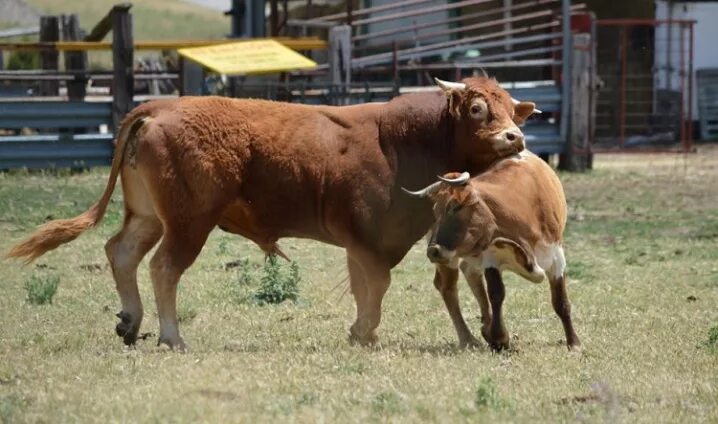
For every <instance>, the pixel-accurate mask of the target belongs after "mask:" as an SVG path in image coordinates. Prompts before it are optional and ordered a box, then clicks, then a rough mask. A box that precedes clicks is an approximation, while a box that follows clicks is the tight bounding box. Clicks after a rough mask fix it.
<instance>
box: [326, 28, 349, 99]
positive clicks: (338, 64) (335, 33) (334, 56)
mask: <svg viewBox="0 0 718 424" xmlns="http://www.w3.org/2000/svg"><path fill="white" fill-rule="evenodd" d="M351 36H352V29H351V27H350V26H349V25H339V26H335V27H333V28H332V29H331V30H329V75H330V76H331V82H332V87H334V88H335V89H336V90H337V91H336V92H337V93H339V96H338V98H337V104H339V105H343V104H347V103H348V98H347V96H346V94H347V90H348V89H349V83H351V77H352V63H351V61H352V50H351V49H352V40H351Z"/></svg>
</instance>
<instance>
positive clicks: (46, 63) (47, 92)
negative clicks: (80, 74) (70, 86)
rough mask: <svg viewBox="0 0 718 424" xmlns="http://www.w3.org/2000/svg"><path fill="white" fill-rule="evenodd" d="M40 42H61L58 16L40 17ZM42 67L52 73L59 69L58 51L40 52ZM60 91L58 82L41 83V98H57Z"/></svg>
mask: <svg viewBox="0 0 718 424" xmlns="http://www.w3.org/2000/svg"><path fill="white" fill-rule="evenodd" d="M40 41H41V42H42V41H53V42H54V41H60V20H59V19H58V17H57V16H41V17H40ZM40 67H41V68H42V69H47V70H51V71H57V69H58V53H57V50H43V51H42V52H40ZM59 91H60V84H59V82H58V81H41V82H40V95H41V96H57V95H58V94H59Z"/></svg>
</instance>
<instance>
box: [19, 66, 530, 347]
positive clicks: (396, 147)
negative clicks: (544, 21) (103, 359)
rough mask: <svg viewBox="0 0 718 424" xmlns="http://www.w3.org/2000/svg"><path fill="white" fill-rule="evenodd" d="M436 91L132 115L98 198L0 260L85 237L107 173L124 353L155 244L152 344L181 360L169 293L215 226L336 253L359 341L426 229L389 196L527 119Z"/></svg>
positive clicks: (419, 211)
mask: <svg viewBox="0 0 718 424" xmlns="http://www.w3.org/2000/svg"><path fill="white" fill-rule="evenodd" d="M441 85H442V88H443V92H427V93H421V94H410V95H405V96H400V97H398V98H396V99H394V100H392V101H390V102H388V103H385V104H364V105H357V106H346V107H329V106H306V105H298V104H287V103H279V102H271V101H264V100H236V99H228V98H220V97H183V98H179V99H173V100H160V101H154V102H149V103H146V104H143V105H141V106H138V107H137V108H135V109H134V110H133V111H131V112H130V113H129V114H128V115H127V117H126V118H125V120H124V122H123V124H122V125H121V127H120V130H119V131H118V137H117V147H116V153H115V157H114V159H113V162H112V169H111V171H110V176H109V180H108V183H107V187H106V189H105V192H104V194H103V195H102V197H101V198H100V200H99V201H98V202H97V203H96V204H95V205H93V206H92V207H90V209H88V210H87V211H86V212H85V213H83V214H81V215H79V216H78V217H76V218H72V219H67V220H57V221H51V222H49V223H47V224H45V225H44V226H42V227H41V228H39V229H38V230H37V231H36V232H35V233H34V234H33V235H32V236H31V237H30V238H29V239H27V240H25V241H23V242H22V243H20V244H18V245H17V246H15V247H14V248H12V250H11V251H10V252H9V253H8V256H10V257H22V258H26V259H27V260H28V261H31V260H33V259H35V258H36V257H38V256H40V255H42V254H44V253H45V252H47V251H48V250H51V249H54V248H56V247H58V246H59V245H61V244H63V243H66V242H69V241H71V240H73V239H75V238H76V237H77V236H79V235H80V233H82V232H83V231H85V230H87V229H89V228H91V227H94V226H96V225H97V224H98V223H99V222H100V220H101V219H102V216H103V214H104V213H105V209H106V207H107V203H108V201H109V199H110V196H111V194H112V191H113V190H114V187H115V182H116V179H117V177H118V175H119V176H120V177H121V178H122V189H123V195H124V208H125V220H124V225H123V227H122V230H121V231H120V232H119V233H118V234H116V235H115V236H114V237H112V238H111V239H110V240H109V241H108V242H107V244H106V246H105V250H106V252H107V256H108V258H109V261H110V264H111V266H112V272H113V276H114V279H115V282H116V286H117V291H118V293H119V296H120V299H121V302H122V312H120V314H118V316H119V317H120V319H121V322H120V323H119V324H118V326H117V333H118V335H120V336H121V337H123V338H124V342H125V343H126V344H133V343H134V342H135V340H136V338H137V334H138V331H139V328H140V323H141V321H142V315H143V308H142V302H141V300H140V296H139V293H138V289H137V266H138V264H139V262H140V261H141V260H142V258H143V257H144V255H145V254H146V253H147V252H148V251H149V250H150V249H151V248H152V247H153V246H154V245H155V244H156V243H157V242H158V241H160V239H161V240H162V241H161V242H160V245H159V247H158V249H157V251H156V253H155V254H154V257H153V258H152V260H151V261H150V275H151V278H152V284H153V287H154V294H155V301H156V303H157V311H158V315H159V321H160V335H159V342H160V343H166V344H167V345H169V346H170V347H172V348H175V347H176V348H179V349H184V347H185V345H184V342H183V340H182V338H181V337H180V334H179V330H178V327H177V318H176V290H177V283H178V282H179V279H180V276H181V275H182V273H183V272H184V271H185V270H186V269H187V268H188V267H189V266H190V265H191V264H192V263H193V262H194V260H195V258H196V257H197V255H198V254H199V252H200V250H201V249H202V246H203V245H204V243H205V241H206V239H207V236H208V235H209V233H210V231H212V229H213V228H214V227H215V226H218V225H219V226H220V227H221V228H223V229H225V230H227V231H230V232H232V233H236V234H239V235H242V236H245V237H247V238H249V239H251V240H253V241H254V242H256V243H257V244H258V245H259V246H260V247H261V248H262V249H264V250H265V251H266V252H268V253H280V251H279V249H278V247H277V245H276V242H277V240H278V239H279V238H282V237H301V238H309V239H314V240H319V241H323V242H325V243H331V244H334V245H337V246H342V247H344V248H345V249H346V251H347V262H348V268H349V274H350V283H351V290H352V293H353V295H354V298H355V301H356V305H357V318H356V321H355V322H354V324H353V325H352V326H351V329H350V337H351V339H352V340H356V341H358V342H360V343H363V344H373V343H375V342H376V341H377V337H376V328H377V326H378V325H379V321H380V317H381V303H382V298H383V297H384V293H385V292H386V290H387V288H388V286H389V280H390V269H391V268H392V267H394V266H395V265H396V264H397V263H399V261H400V260H401V259H402V258H403V257H404V255H405V254H406V253H407V251H408V250H409V249H410V248H411V246H412V245H413V243H414V242H415V241H416V240H418V239H419V238H420V237H421V236H422V235H423V234H425V233H426V231H427V230H428V229H429V227H430V226H431V223H432V222H433V219H432V213H431V208H430V207H429V205H427V204H426V203H425V202H422V201H418V200H416V199H412V198H409V197H408V196H406V195H404V194H403V193H402V192H401V190H400V189H399V188H400V187H401V186H408V187H411V186H414V187H416V186H422V185H426V184H428V183H429V182H431V181H432V180H433V179H434V178H435V176H436V175H437V174H439V173H444V172H447V171H449V170H456V169H460V170H468V171H471V172H479V171H482V170H484V169H486V168H487V167H488V166H489V165H490V164H491V163H493V162H494V161H495V160H496V159H497V158H500V157H502V156H506V155H509V154H513V153H516V152H518V151H521V150H522V149H523V148H524V143H523V135H522V133H521V131H520V130H519V129H518V128H517V126H516V125H517V124H520V123H522V122H523V121H524V120H525V119H526V118H527V117H528V116H529V115H531V113H533V111H534V105H533V103H528V102H525V103H520V102H516V101H513V100H512V99H511V97H510V96H509V94H508V93H507V92H506V91H504V90H503V89H501V88H500V87H499V85H498V84H497V83H496V81H495V80H492V79H487V78H476V79H470V80H466V83H465V84H463V83H443V82H441Z"/></svg>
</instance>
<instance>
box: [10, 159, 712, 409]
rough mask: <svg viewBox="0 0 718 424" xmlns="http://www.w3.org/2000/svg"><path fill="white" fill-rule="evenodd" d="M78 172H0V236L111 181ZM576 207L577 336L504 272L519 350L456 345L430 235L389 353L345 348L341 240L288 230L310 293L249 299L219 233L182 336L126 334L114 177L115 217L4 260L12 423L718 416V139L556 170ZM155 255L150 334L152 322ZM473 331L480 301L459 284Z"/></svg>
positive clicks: (201, 267)
mask: <svg viewBox="0 0 718 424" xmlns="http://www.w3.org/2000/svg"><path fill="white" fill-rule="evenodd" d="M105 178H106V171H104V170H101V171H95V172H92V173H89V174H82V175H60V176H48V175H35V174H33V175H27V174H22V173H19V174H10V175H0V232H1V234H2V235H3V236H2V237H1V238H0V250H5V249H7V248H8V247H9V246H10V243H11V242H13V241H16V240H18V239H19V238H20V237H22V236H24V235H26V234H27V233H28V231H29V230H30V229H31V228H33V227H34V226H35V225H36V224H39V223H41V222H43V221H44V219H45V218H46V217H47V216H48V215H52V216H53V217H67V216H72V215H74V214H76V213H78V212H80V211H82V210H84V208H85V207H86V206H87V205H89V204H90V203H91V202H92V201H93V200H94V199H95V198H96V197H97V196H98V195H99V193H100V192H101V190H102V187H103V186H104V184H105ZM562 179H563V181H564V184H565V187H566V191H567V194H568V199H569V203H570V207H571V219H570V222H569V228H568V233H567V255H568V262H569V268H570V274H569V275H570V285H569V290H570V296H571V298H572V301H573V305H574V315H575V320H576V326H577V331H578V333H579V336H581V337H582V341H583V343H584V347H585V352H584V354H582V355H580V356H579V355H573V354H569V353H568V352H567V351H566V350H565V348H564V347H563V345H562V339H563V334H562V330H561V325H560V323H559V320H558V319H557V318H556V317H555V316H554V314H553V312H552V310H551V306H550V302H549V300H548V299H549V293H548V287H547V286H545V285H542V286H535V285H533V284H529V283H526V282H525V281H521V280H519V279H517V278H513V277H511V278H508V279H507V280H508V282H507V292H508V293H507V307H506V314H507V317H506V318H507V323H508V325H509V330H510V332H511V334H512V343H513V344H514V346H515V348H514V349H513V350H512V351H511V352H509V353H504V354H498V355H497V354H492V353H490V352H488V351H487V350H478V351H460V350H457V349H456V348H455V334H454V330H453V327H452V326H451V323H450V320H449V318H448V315H447V313H446V312H445V311H444V308H443V304H442V302H441V300H440V297H439V296H438V294H437V293H435V291H434V289H433V286H432V284H431V266H430V264H429V263H428V262H427V261H426V260H425V258H424V256H423V244H422V243H419V244H417V245H416V247H415V248H414V249H413V250H412V252H411V253H410V254H409V255H408V256H407V258H406V259H405V260H404V261H403V262H402V264H400V266H399V267H397V269H396V270H394V272H393V279H394V283H393V285H392V288H391V289H390V290H389V294H388V295H387V299H386V302H385V316H384V321H383V324H382V326H381V331H380V335H381V337H382V342H383V350H381V351H376V352H375V351H370V350H366V349H363V348H359V347H351V346H349V345H348V343H347V340H346V328H347V327H348V325H349V324H350V323H351V321H352V319H353V314H354V306H353V301H352V299H351V296H345V297H344V298H343V299H341V300H339V298H340V294H341V287H340V288H338V289H334V287H335V286H336V285H337V283H338V282H340V281H341V280H342V278H343V276H344V275H345V273H346V271H345V266H344V260H343V258H342V252H341V251H340V250H339V249H336V248H332V247H328V246H326V245H322V244H319V243H316V242H311V241H300V240H286V241H284V242H283V243H282V245H283V246H284V250H285V251H286V252H287V253H288V254H289V255H290V256H291V257H292V259H294V260H296V261H298V262H299V264H300V271H301V277H302V281H303V283H302V286H301V287H300V298H301V300H300V302H299V303H297V304H291V303H289V304H287V303H285V304H282V305H280V306H264V307H261V306H256V305H254V304H249V303H246V304H242V303H240V304H237V303H236V302H233V301H231V296H229V293H231V292H232V290H233V288H232V287H231V285H232V284H235V283H237V281H238V280H239V276H238V271H237V268H233V269H230V270H225V267H224V265H225V264H226V263H227V262H231V261H234V260H237V259H238V258H240V257H242V258H243V257H249V258H250V261H251V263H252V264H255V266H259V265H260V264H261V261H262V259H261V258H262V256H261V253H260V252H259V251H258V249H257V248H255V247H253V246H251V245H250V244H249V243H247V242H246V241H244V240H242V239H240V238H238V237H233V236H230V235H227V234H224V233H221V232H219V231H216V232H214V233H213V234H212V236H211V238H210V240H209V242H208V243H207V245H206V247H205V249H204V251H203V253H202V255H201V256H200V259H199V260H198V261H197V263H196V264H195V265H194V266H193V267H192V268H191V269H190V271H189V272H188V273H187V274H186V276H185V278H184V280H183V282H182V284H181V286H180V317H181V319H182V321H183V322H182V323H181V326H182V330H183V332H184V333H183V334H184V337H185V339H186V341H187V342H188V343H189V345H190V349H191V351H190V353H188V354H186V355H180V354H173V353H169V352H167V351H165V350H164V349H160V348H157V347H156V346H155V340H154V339H153V338H150V339H148V340H146V341H140V342H139V345H138V348H137V349H136V350H125V349H123V348H122V346H121V341H120V339H119V338H117V337H116V336H115V335H114V326H115V323H116V321H117V320H116V318H115V317H114V313H115V312H117V310H118V300H117V297H116V294H115V291H114V288H113V283H112V279H111V276H110V273H109V271H108V270H107V268H106V265H105V263H106V260H105V258H104V254H103V251H102V245H103V244H104V241H105V240H106V239H107V238H108V237H109V236H110V235H111V234H112V233H113V232H114V231H116V230H117V229H118V227H119V223H120V220H121V216H120V212H119V208H120V203H119V201H120V196H119V194H116V196H115V200H116V201H115V202H114V203H113V204H112V205H111V210H110V213H109V214H108V216H107V218H106V220H105V221H104V223H103V224H102V225H101V226H100V227H99V228H98V229H97V230H95V231H92V232H90V233H88V234H86V235H84V236H83V237H81V238H80V239H79V240H77V241H76V242H75V243H73V244H72V245H69V246H65V247H63V248H60V249H59V250H58V251H56V252H52V253H50V254H48V255H47V256H45V257H43V258H41V260H40V261H39V263H38V264H37V266H33V267H27V268H21V267H20V266H19V265H17V264H13V263H6V262H4V263H1V264H0V266H2V274H1V275H2V280H0V284H2V286H1V287H0V288H1V289H2V293H3V296H2V297H0V311H2V315H1V316H0V324H1V325H0V358H2V361H0V421H11V422H18V421H19V422H23V421H33V422H36V421H51V420H52V421H60V422H63V421H64V422H67V421H72V422H76V421H85V422H86V421H162V422H166V421H178V422H195V421H209V422H226V421H255V420H258V421H270V420H274V419H281V420H293V421H300V422H305V421H317V420H325V421H342V422H343V421H355V422H356V421H366V420H367V419H369V420H373V421H407V422H415V421H418V420H422V421H441V422H455V421H480V422H492V421H494V420H498V421H502V422H506V421H511V422H529V421H530V422H560V421H574V420H579V421H589V422H596V421H602V420H606V421H611V422H613V421H627V422H686V421H691V422H716V421H718V350H716V349H709V348H707V347H706V344H705V342H706V340H708V337H709V330H710V329H711V328H712V327H714V326H716V325H718V308H717V307H716V305H718V246H717V244H716V241H718V206H717V204H716V199H717V198H718V184H717V183H716V182H717V181H718V150H717V149H707V148H704V149H703V151H701V152H700V153H699V154H697V155H689V156H673V155H672V156H660V155H655V156H651V155H640V156H600V157H598V158H597V162H596V169H595V170H594V171H593V172H592V173H589V174H581V175H578V174H571V175H562ZM33 275H55V276H58V277H59V278H60V286H59V289H58V293H57V295H56V296H55V298H54V300H53V304H52V305H44V306H34V305H31V304H29V303H27V302H26V300H25V298H26V293H25V291H24V289H23V285H24V282H25V281H26V280H28V279H29V278H30V277H31V276H33ZM147 277H148V276H147V271H146V267H145V266H143V267H142V268H141V272H140V279H141V291H142V295H143V299H145V304H146V310H147V314H146V320H145V325H144V327H143V331H151V332H155V333H156V332H157V327H158V324H157V322H156V315H155V311H154V305H153V302H152V296H151V285H150V284H149V281H148V278H147ZM462 299H463V307H464V311H465V314H466V315H467V317H470V318H471V319H470V324H471V325H472V326H473V328H474V330H475V331H476V332H478V327H479V326H478V320H477V318H476V314H477V311H478V308H477V306H476V305H475V303H474V302H473V301H472V299H470V297H469V294H468V290H466V288H465V287H464V286H462Z"/></svg>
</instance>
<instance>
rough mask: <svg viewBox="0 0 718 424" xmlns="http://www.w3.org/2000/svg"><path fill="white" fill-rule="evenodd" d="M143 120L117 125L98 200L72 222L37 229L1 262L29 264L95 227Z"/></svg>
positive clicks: (137, 118)
mask: <svg viewBox="0 0 718 424" xmlns="http://www.w3.org/2000/svg"><path fill="white" fill-rule="evenodd" d="M146 119H148V118H146V117H145V116H142V115H139V114H138V115H134V116H133V115H130V116H128V117H127V118H126V119H125V120H124V121H123V122H122V125H120V130H119V131H118V134H117V144H116V147H115V155H114V158H113V159H112V169H111V171H110V177H109V179H108V180H107V186H106V187H105V192H104V193H103V194H102V197H101V198H100V200H98V201H97V202H96V203H95V204H94V205H92V206H90V208H89V209H88V210H86V211H85V212H83V213H82V214H80V215H78V216H76V217H74V218H70V219H57V220H54V221H50V222H48V223H46V224H44V225H42V226H40V227H39V228H38V229H37V230H35V232H34V233H32V235H30V237H28V238H27V239H25V240H24V241H22V242H20V243H18V244H17V245H15V246H13V247H12V248H11V249H10V250H9V251H8V252H7V253H6V254H5V258H24V260H25V263H30V262H32V261H34V260H35V259H36V258H38V257H40V256H42V255H44V254H45V253H46V252H48V251H50V250H53V249H55V248H57V247H58V246H60V245H62V244H65V243H68V242H70V241H72V240H74V239H76V238H77V237H78V236H79V235H80V234H82V233H83V232H85V231H86V230H88V229H90V228H93V227H95V226H96V225H97V224H99V223H100V221H101V220H102V217H103V216H104V215H105V211H106V210H107V204H108V203H109V202H110V198H111V197H112V192H113V191H114V190H115V184H116V183H117V176H118V175H119V173H120V168H121V167H122V161H123V158H124V156H125V147H126V145H127V140H128V139H129V138H131V137H136V136H137V132H138V131H139V129H140V128H141V127H142V125H144V123H145V120H146Z"/></svg>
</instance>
